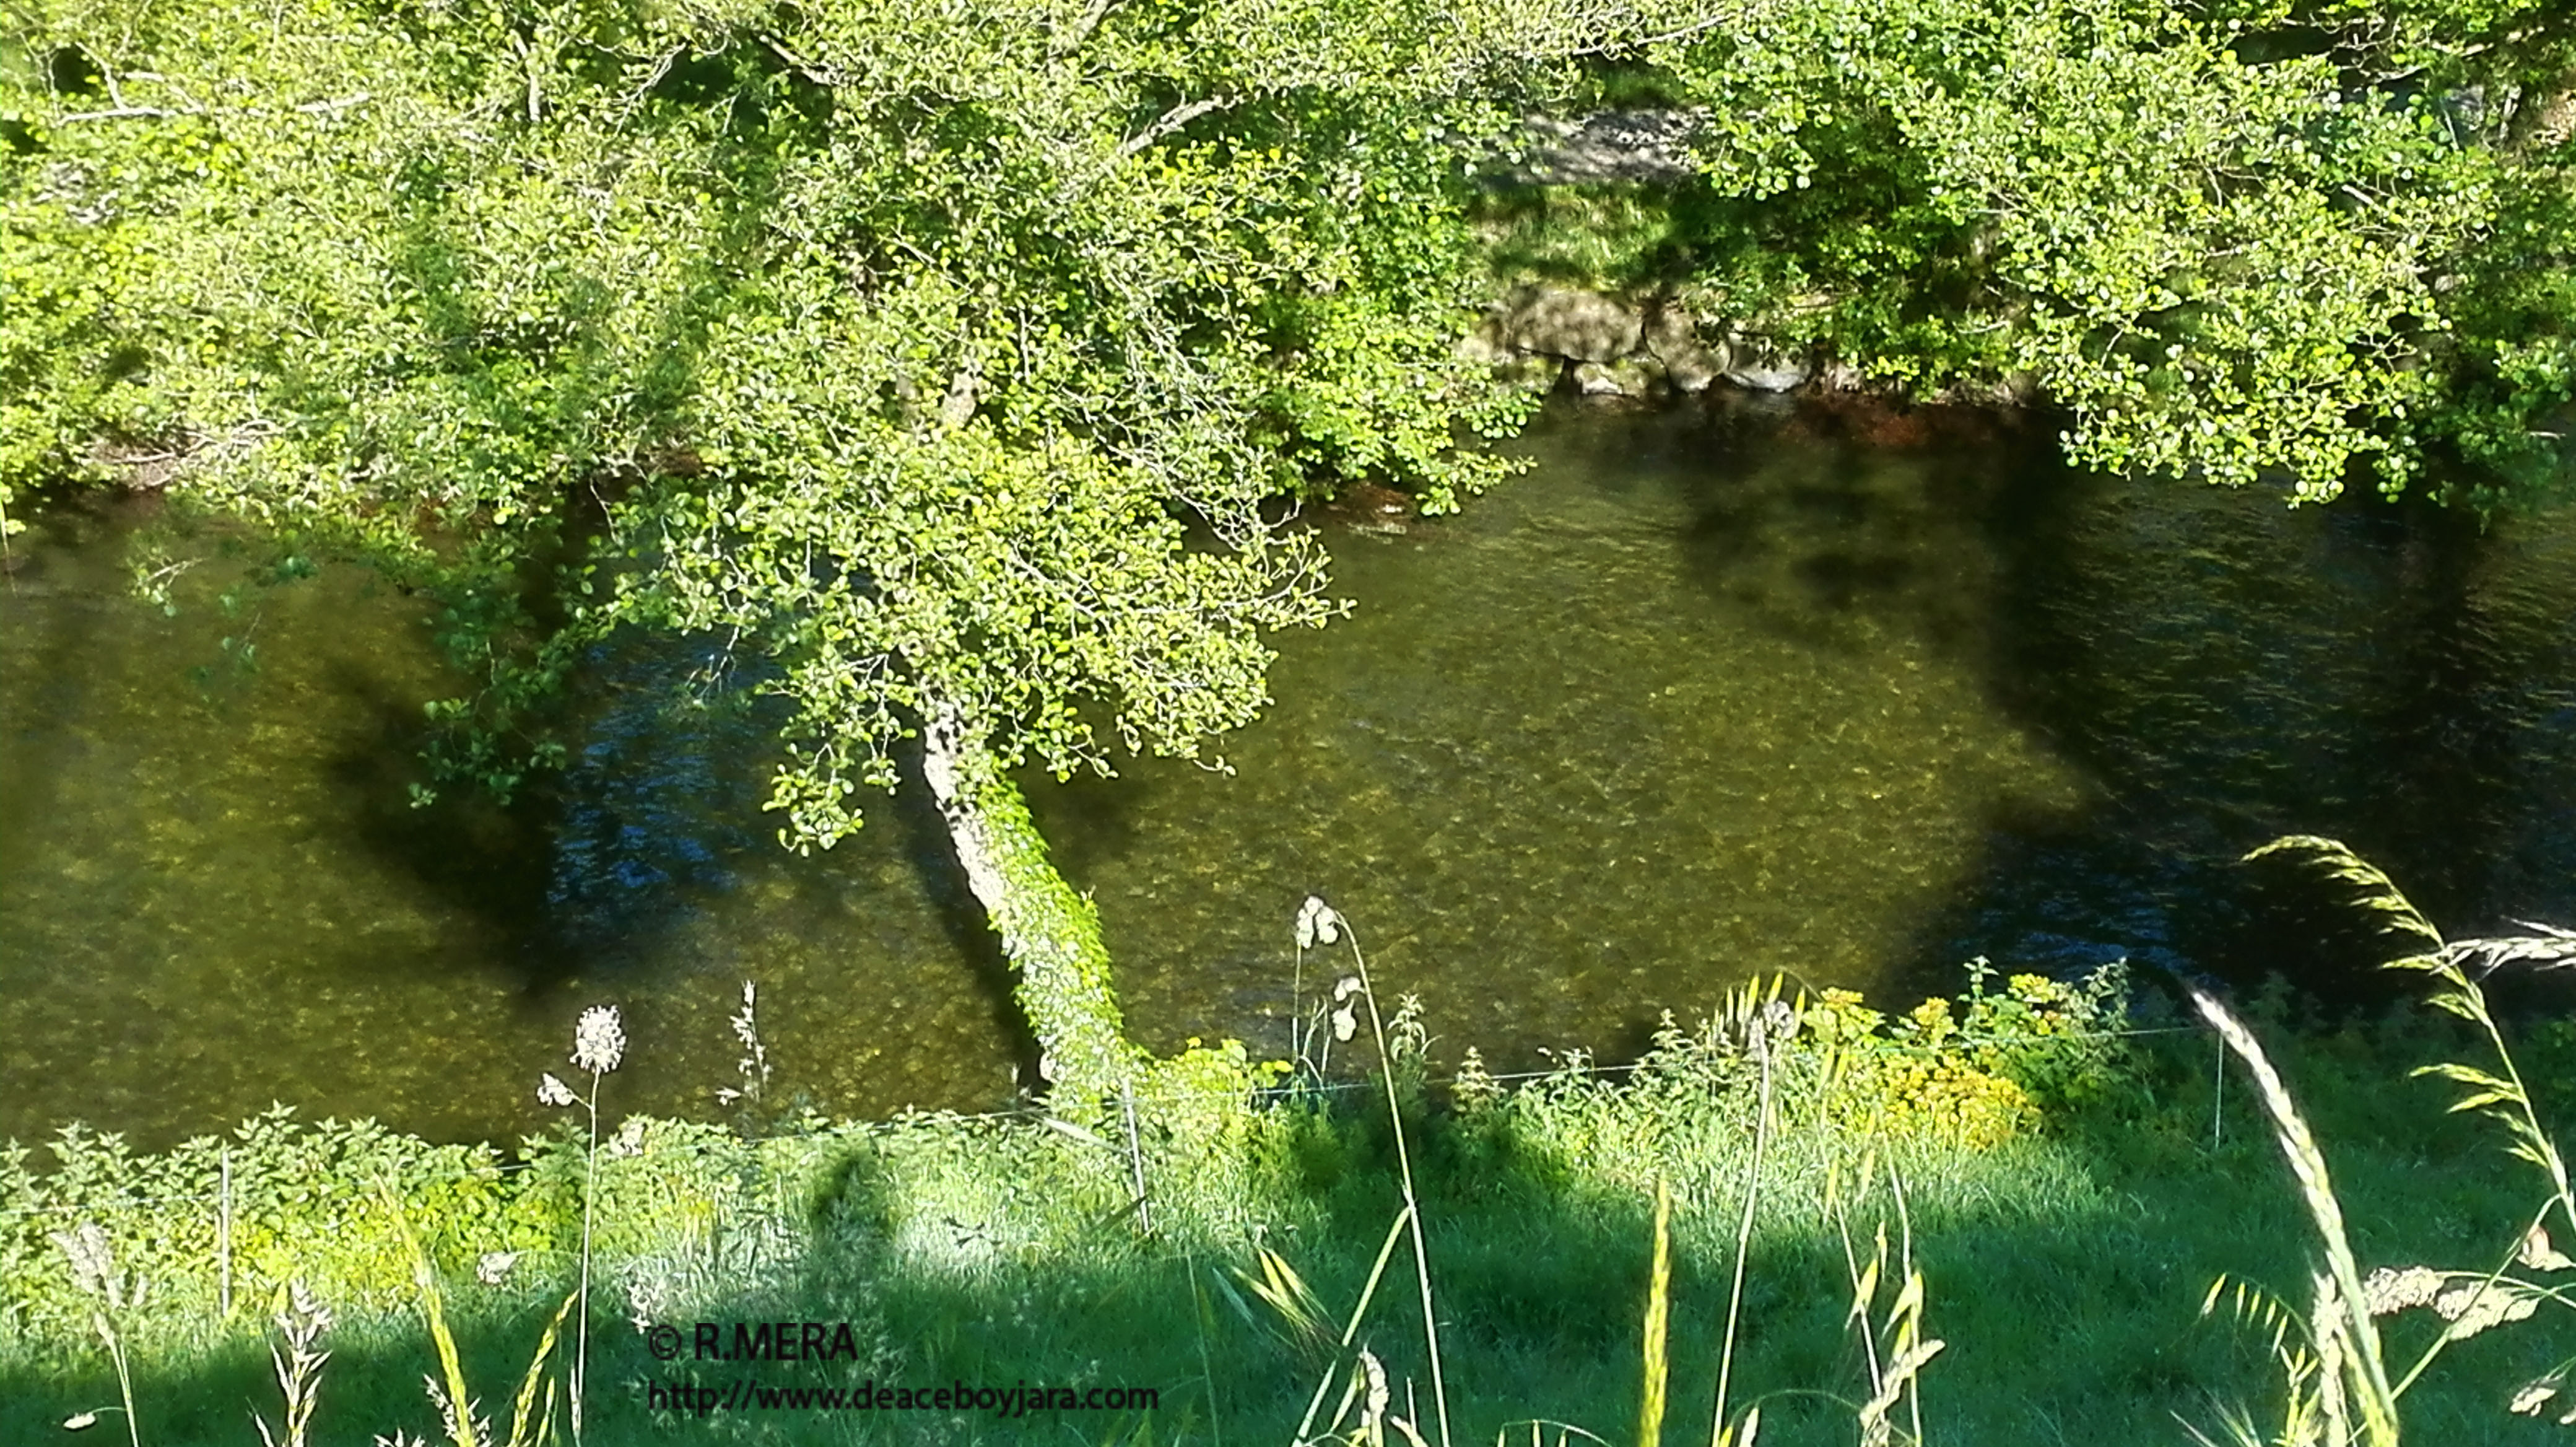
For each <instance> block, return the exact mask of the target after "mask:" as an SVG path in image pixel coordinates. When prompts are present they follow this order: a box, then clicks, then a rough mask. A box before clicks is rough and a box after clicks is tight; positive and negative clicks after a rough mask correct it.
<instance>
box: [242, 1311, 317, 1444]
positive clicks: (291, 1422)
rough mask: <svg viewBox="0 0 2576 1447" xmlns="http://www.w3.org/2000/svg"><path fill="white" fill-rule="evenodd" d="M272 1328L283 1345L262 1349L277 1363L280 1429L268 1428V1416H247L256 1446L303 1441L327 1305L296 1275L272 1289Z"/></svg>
mask: <svg viewBox="0 0 2576 1447" xmlns="http://www.w3.org/2000/svg"><path fill="white" fill-rule="evenodd" d="M278 1298H279V1299H278V1303H277V1315H276V1320H277V1329H278V1332H279V1333H280V1334H281V1335H283V1336H284V1337H285V1338H286V1347H285V1349H284V1350H282V1351H281V1350H280V1349H278V1348H277V1347H275V1346H271V1347H270V1348H269V1349H268V1360H269V1363H270V1364H271V1365H272V1366H274V1367H275V1368H276V1369H277V1389H278V1391H280V1392H281V1393H283V1394H285V1397H286V1418H285V1425H284V1426H283V1427H282V1428H280V1429H279V1431H280V1432H282V1433H283V1434H284V1435H283V1436H280V1435H279V1434H278V1432H272V1431H271V1430H270V1429H269V1425H268V1419H267V1418H265V1417H262V1416H258V1415H256V1414H254V1415H253V1416H252V1417H251V1421H252V1422H253V1423H254V1424H255V1425H257V1426H258V1428H259V1440H260V1443H261V1444H262V1447H305V1433H306V1430H307V1428H308V1427H309V1426H310V1425H311V1423H312V1421H313V1408H314V1405H315V1403H316V1402H318V1401H319V1400H320V1398H321V1392H322V1367H323V1364H324V1363H326V1362H328V1361H330V1360H331V1354H330V1353H329V1352H327V1351H322V1350H320V1349H319V1348H317V1347H316V1346H315V1345H314V1343H316V1342H318V1341H319V1340H321V1337H322V1333H324V1332H326V1331H329V1330H330V1329H331V1309H330V1308H329V1307H326V1306H324V1305H323V1304H322V1303H321V1301H320V1300H318V1299H316V1298H315V1296H314V1295H313V1293H312V1292H310V1291H307V1290H305V1289H304V1283H303V1282H302V1281H301V1280H297V1281H295V1282H293V1283H292V1284H291V1285H290V1286H288V1287H285V1288H281V1289H280V1290H279V1292H278Z"/></svg>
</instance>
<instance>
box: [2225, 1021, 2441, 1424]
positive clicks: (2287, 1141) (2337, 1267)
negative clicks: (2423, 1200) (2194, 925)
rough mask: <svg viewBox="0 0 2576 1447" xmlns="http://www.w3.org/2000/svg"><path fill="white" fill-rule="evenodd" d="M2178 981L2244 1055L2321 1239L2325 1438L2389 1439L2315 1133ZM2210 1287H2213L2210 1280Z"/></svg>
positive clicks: (2317, 1316) (2368, 1336) (2378, 1375)
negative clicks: (2356, 1431) (2356, 1421)
mask: <svg viewBox="0 0 2576 1447" xmlns="http://www.w3.org/2000/svg"><path fill="white" fill-rule="evenodd" d="M2184 989H2185V991H2186V992H2187V993H2188V994H2189V996H2190V997H2191V1003H2192V1008H2193V1009H2195V1010H2197V1011H2199V1012H2200V1016H2201V1018H2202V1019H2204V1020H2206V1021H2208V1022H2209V1025H2210V1028H2211V1029H2213V1030H2216V1031H2217V1032H2218V1036H2219V1038H2220V1039H2221V1040H2224V1041H2226V1042H2227V1047H2228V1049H2230V1050H2233V1051H2234V1052H2236V1056H2237V1058H2238V1059H2240V1060H2242V1061H2244V1062H2245V1068H2246V1071H2247V1073H2249V1074H2251V1075H2252V1076H2253V1077H2254V1086H2255V1089H2256V1090H2257V1091H2258V1092H2259V1093H2260V1094H2261V1095H2262V1098H2263V1108H2264V1110H2265V1111H2266V1112H2267V1113H2268V1114H2269V1115H2270V1116H2271V1117H2272V1130H2273V1137H2274V1139H2275V1140H2276V1141H2277V1142H2278V1143H2279V1145H2280V1147H2281V1154H2282V1156H2283V1157H2284V1158H2285V1159H2287V1160H2288V1161H2289V1163H2290V1173H2291V1174H2292V1175H2293V1176H2295V1177H2296V1178H2297V1179H2298V1183H2299V1195H2300V1198H2301V1199H2302V1200H2303V1201H2305V1202H2306V1204H2307V1208H2308V1218H2309V1220H2310V1221H2311V1222H2313V1223H2314V1224H2315V1226H2316V1230H2317V1237H2318V1240H2319V1241H2320V1242H2321V1243H2323V1245H2324V1247H2325V1253H2326V1271H2325V1272H2324V1273H2323V1274H2321V1275H2319V1276H2318V1278H2317V1281H2316V1293H2315V1294H2316V1306H2315V1308H2314V1310H2313V1312H2312V1313H2311V1315H2310V1318H2309V1321H2308V1330H2309V1334H2310V1337H2311V1338H2312V1339H2313V1341H2314V1342H2315V1345H2316V1355H2317V1372H2316V1374H2315V1378H2314V1383H2315V1385H2314V1387H2313V1389H2312V1390H2313V1394H2314V1398H2315V1403H2316V1409H2317V1412H2318V1415H2319V1416H2320V1417H2321V1418H2322V1425H2323V1427H2324V1429H2325V1431H2326V1433H2327V1434H2328V1435H2327V1438H2326V1440H2327V1442H2328V1443H2329V1444H2331V1447H2341V1444H2344V1443H2347V1442H2352V1441H2355V1440H2358V1441H2360V1442H2362V1443H2365V1444H2368V1447H2395V1444H2396V1442H2397V1432H2398V1419H2397V1393H2396V1391H2395V1390H2394V1389H2393V1388H2392V1387H2391V1386H2390V1385H2389V1380H2388V1368H2387V1364H2386V1362H2385V1361H2384V1360H2383V1359H2382V1356H2381V1350H2380V1342H2379V1328H2378V1326H2377V1324H2376V1323H2374V1322H2373V1321H2372V1320H2371V1316H2370V1309H2369V1305H2368V1300H2369V1299H2368V1297H2367V1296H2365V1295H2364V1293H2363V1291H2362V1282H2361V1270H2360V1267H2359V1266H2358V1265H2357V1264H2356V1263H2355V1262H2354V1260H2353V1255H2352V1242H2351V1240H2350V1239H2349V1238H2348V1237H2347V1236H2346V1235H2345V1234H2344V1226H2343V1206H2342V1204H2341V1203H2340V1202H2339V1201H2337V1200H2336V1198H2335V1193H2334V1181H2333V1178H2332V1177H2331V1176H2329V1175H2328V1174H2327V1172H2326V1159H2325V1154H2324V1152H2322V1151H2320V1150H2318V1149H2317V1142H2316V1136H2315V1135H2314V1134H2313V1133H2312V1132H2310V1131H2309V1129H2308V1123H2307V1122H2306V1121H2305V1120H2304V1119H2302V1118H2301V1117H2300V1115H2299V1110H2298V1106H2297V1105H2296V1104H2295V1103H2294V1102H2293V1101H2292V1100H2291V1099H2290V1092H2289V1088H2288V1087H2287V1086H2285V1085H2283V1084H2282V1083H2281V1075H2280V1072H2279V1071H2277V1070H2274V1069H2273V1068H2272V1062H2271V1060H2270V1058H2269V1057H2267V1056H2266V1055H2265V1054H2264V1053H2263V1047H2262V1046H2261V1045H2260V1044H2259V1043H2257V1042H2256V1041H2255V1039H2254V1035H2253V1032H2252V1031H2249V1030H2247V1029H2246V1028H2245V1026H2244V1023H2243V1022H2241V1021H2239V1020H2238V1019H2237V1018H2236V1017H2235V1016H2234V1015H2233V1014H2231V1013H2229V1012H2228V1009H2227V1007H2226V1006H2224V1005H2221V1004H2219V1003H2218V1001H2217V1000H2215V999H2213V998H2211V997H2210V995H2209V994H2208V993H2207V992H2205V991H2203V990H2201V989H2200V988H2199V987H2198V986H2196V985H2190V984H2186V985H2185V986H2184ZM2212 1290H2213V1295H2214V1294H2215V1290H2216V1288H2213V1289H2212ZM2300 1395H2301V1394H2300V1393H2299V1392H2298V1391H2297V1389H2296V1388H2295V1386H2294V1389H2293V1398H2292V1403H2291V1406H2290V1408H2289V1410H2290V1412H2291V1414H2292V1415H2293V1416H2294V1417H2295V1416H2297V1415H2299V1414H2300V1412H2301V1405H2300ZM2355 1412H2358V1413H2359V1417H2360V1421H2359V1436H2358V1438H2357V1439H2356V1437H2355V1435H2354V1423H2353V1421H2352V1415H2353V1414H2354V1413H2355Z"/></svg>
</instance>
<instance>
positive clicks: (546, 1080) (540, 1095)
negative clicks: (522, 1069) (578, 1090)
mask: <svg viewBox="0 0 2576 1447" xmlns="http://www.w3.org/2000/svg"><path fill="white" fill-rule="evenodd" d="M573 1099H574V1097H573V1093H572V1087H571V1086H569V1085H566V1084H564V1083H563V1082H562V1081H560V1080H557V1079H555V1077H554V1072H553V1071H547V1072H546V1073H545V1074H543V1075H540V1076H538V1077H537V1103H538V1104H539V1105H570V1104H572V1103H573Z"/></svg>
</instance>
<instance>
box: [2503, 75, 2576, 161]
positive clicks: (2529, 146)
mask: <svg viewBox="0 0 2576 1447" xmlns="http://www.w3.org/2000/svg"><path fill="white" fill-rule="evenodd" d="M2570 136H2576V71H2569V72H2566V73H2564V74H2561V75H2560V76H2559V77H2558V78H2557V79H2555V80H2553V81H2551V82H2549V83H2547V84H2545V85H2537V86H2532V87H2529V88H2527V89H2526V90H2524V91H2523V93H2522V94H2521V95H2520V96H2518V97H2516V101H2515V105H2514V111H2513V120H2512V122H2511V124H2510V125H2508V127H2507V128H2506V132H2505V145H2506V146H2507V147H2509V148H2510V149H2512V150H2514V151H2516V152H2518V153H2521V154H2524V155H2528V154H2530V153H2531V152H2533V151H2541V150H2547V149H2549V148H2550V147H2553V146H2556V145H2559V144H2561V143H2563V142H2565V141H2566V140H2567V139H2568V137H2570Z"/></svg>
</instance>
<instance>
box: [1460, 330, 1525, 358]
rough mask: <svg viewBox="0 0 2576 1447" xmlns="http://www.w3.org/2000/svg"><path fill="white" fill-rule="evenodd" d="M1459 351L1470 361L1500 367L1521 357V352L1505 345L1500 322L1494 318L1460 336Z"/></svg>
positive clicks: (1461, 355)
mask: <svg viewBox="0 0 2576 1447" xmlns="http://www.w3.org/2000/svg"><path fill="white" fill-rule="evenodd" d="M1457 352H1458V355H1459V356H1460V357H1463V358H1465V359H1466V360H1468V361H1470V362H1481V363H1483V364H1484V365H1486V366H1488V367H1499V366H1503V365H1505V364H1507V363H1510V362H1514V361H1517V360H1519V359H1520V353H1518V352H1515V351H1513V350H1512V349H1511V348H1510V347H1507V346H1505V345H1503V341H1502V337H1501V335H1500V323H1499V322H1498V321H1493V320H1488V321H1487V322H1486V323H1485V324H1484V325H1483V326H1480V327H1478V328H1476V329H1475V330H1474V331H1472V332H1469V333H1468V334H1467V335H1465V336H1463V337H1460V338H1459V339H1458V346H1457Z"/></svg>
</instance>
